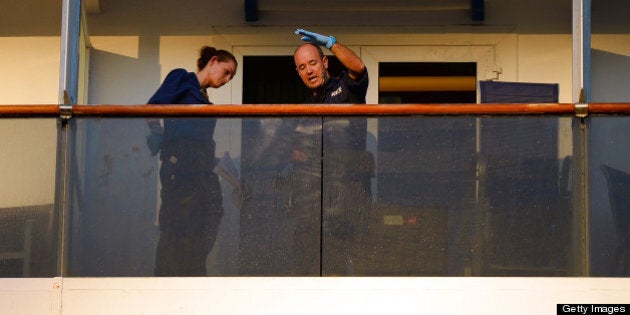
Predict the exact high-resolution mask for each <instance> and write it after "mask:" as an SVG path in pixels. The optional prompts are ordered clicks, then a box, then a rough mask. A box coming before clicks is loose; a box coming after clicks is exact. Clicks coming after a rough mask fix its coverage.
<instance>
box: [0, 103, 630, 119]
mask: <svg viewBox="0 0 630 315" xmlns="http://www.w3.org/2000/svg"><path fill="white" fill-rule="evenodd" d="M575 113H576V106H575V104H570V103H569V104H563V103H559V104H367V105H366V104H245V105H224V104H217V105H145V104H142V105H73V106H71V109H70V111H69V113H68V112H66V113H64V112H63V111H62V110H61V106H59V105H0V117H4V116H20V117H58V116H60V115H61V114H66V115H68V114H69V115H70V116H72V117H94V116H98V117H176V116H179V117H181V116H218V117H226V116H227V117H249V116H388V115H389V116H392V115H400V116H410V115H570V114H575ZM587 113H588V114H630V104H629V103H590V104H588V110H587Z"/></svg>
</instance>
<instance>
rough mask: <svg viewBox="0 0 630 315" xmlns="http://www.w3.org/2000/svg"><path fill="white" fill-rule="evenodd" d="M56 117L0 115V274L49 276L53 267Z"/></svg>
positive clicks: (55, 230)
mask: <svg viewBox="0 0 630 315" xmlns="http://www.w3.org/2000/svg"><path fill="white" fill-rule="evenodd" d="M56 137H57V127H56V120H55V119H0V147H1V148H2V150H1V151H0V174H2V177H1V178H0V191H1V193H0V195H1V196H2V197H1V198H0V277H11V278H20V277H53V276H56V275H58V271H57V269H56V267H57V251H56V248H57V242H58V237H57V226H58V225H57V223H58V221H57V217H58V216H57V215H56V212H55V206H54V199H55V197H54V196H55V162H56V160H57V159H56V153H57V147H56Z"/></svg>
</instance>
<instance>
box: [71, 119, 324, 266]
mask: <svg viewBox="0 0 630 315" xmlns="http://www.w3.org/2000/svg"><path fill="white" fill-rule="evenodd" d="M73 122H74V124H73V128H74V130H75V131H74V136H73V139H74V140H75V146H76V147H75V151H76V152H77V154H76V156H75V160H74V161H73V165H74V167H76V171H75V172H73V173H72V182H73V186H72V187H73V197H72V200H73V202H72V204H71V210H70V216H69V222H70V228H69V231H68V235H69V239H68V257H67V260H68V268H67V274H68V275H69V276H154V275H155V276H206V275H207V276H234V275H256V276H266V275H319V269H320V267H319V265H320V264H319V252H320V241H319V236H318V233H319V226H320V221H319V218H320V217H321V215H320V212H321V211H320V208H321V201H320V197H319V190H320V187H321V175H320V174H321V166H320V164H319V163H320V162H319V161H320V158H319V156H321V135H314V134H312V133H311V132H312V131H315V132H319V133H320V134H321V131H319V130H321V128H316V127H313V126H321V118H282V119H280V118H269V119H244V120H241V119H227V118H226V119H215V118H165V119H164V120H163V122H162V124H163V125H165V126H166V128H165V131H164V133H163V135H162V140H161V143H162V145H161V148H160V152H159V154H156V155H154V154H153V153H152V152H151V150H150V148H149V145H148V143H149V142H152V141H154V140H157V138H156V137H155V136H156V135H153V136H152V135H151V131H150V129H149V127H148V123H147V120H146V119H142V118H138V119H76V120H73ZM215 124H216V125H215ZM212 126H215V127H214V128H213V127H212ZM208 128H209V129H208ZM169 130H170V131H169ZM212 132H213V133H214V140H212V139H213V137H212ZM208 135H209V136H208ZM311 141H312V143H309V142H311ZM155 142H159V141H155ZM295 144H299V145H304V146H306V147H307V148H308V150H312V152H304V154H308V157H309V159H310V160H309V161H307V162H305V161H302V160H294V156H293V153H292V150H295V149H296V147H295ZM309 167H312V168H309ZM294 187H297V188H298V189H297V190H294V189H293V188H294ZM304 190H308V192H309V194H305V193H304ZM296 205H299V207H298V206H296ZM312 231H314V232H315V234H314V235H313V234H311V232H312Z"/></svg>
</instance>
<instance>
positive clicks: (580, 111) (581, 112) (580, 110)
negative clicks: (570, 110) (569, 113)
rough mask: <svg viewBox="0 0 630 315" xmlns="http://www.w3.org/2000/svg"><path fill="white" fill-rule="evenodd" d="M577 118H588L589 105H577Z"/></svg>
mask: <svg viewBox="0 0 630 315" xmlns="http://www.w3.org/2000/svg"><path fill="white" fill-rule="evenodd" d="M575 116H577V117H579V118H586V116H588V104H584V103H576V104H575Z"/></svg>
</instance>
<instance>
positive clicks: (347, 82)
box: [291, 29, 373, 275]
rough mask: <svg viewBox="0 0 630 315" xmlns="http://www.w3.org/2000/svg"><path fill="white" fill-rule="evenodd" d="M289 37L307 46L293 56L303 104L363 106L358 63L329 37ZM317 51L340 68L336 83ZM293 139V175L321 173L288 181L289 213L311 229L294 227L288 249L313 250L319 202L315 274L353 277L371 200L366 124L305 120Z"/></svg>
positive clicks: (363, 81)
mask: <svg viewBox="0 0 630 315" xmlns="http://www.w3.org/2000/svg"><path fill="white" fill-rule="evenodd" d="M295 33H296V34H299V35H302V40H303V41H305V42H308V43H306V44H304V45H302V46H300V47H298V48H297V49H296V51H295V53H294V55H293V57H294V61H295V66H296V70H297V72H298V74H299V76H300V78H301V79H302V81H303V83H304V84H305V85H306V87H307V88H308V89H309V90H310V93H309V95H308V97H307V102H308V103H319V104H342V103H348V104H365V96H366V94H367V89H368V83H369V80H368V73H367V69H366V67H365V65H364V64H363V61H362V60H361V58H359V57H358V56H357V55H356V54H355V53H354V52H353V51H352V50H350V49H349V48H347V47H345V46H343V45H342V44H340V43H339V42H337V40H336V39H335V38H334V37H333V36H323V35H320V34H317V33H313V32H309V31H305V30H301V29H299V30H297V31H296V32H295ZM319 46H325V47H326V48H327V49H329V50H330V51H331V52H332V53H333V54H334V55H335V57H337V59H338V60H339V61H340V62H341V64H342V65H343V66H344V67H345V68H346V70H345V71H343V72H342V73H341V75H340V76H339V77H337V78H333V77H330V75H329V73H328V57H326V56H325V55H324V53H323V51H322V49H321V48H320V47H319ZM322 133H323V134H322ZM295 134H296V136H295V138H294V147H293V152H292V154H291V161H292V165H293V169H294V172H295V173H296V174H300V172H302V174H313V173H316V170H318V169H321V174H322V178H321V179H320V178H319V176H312V175H307V176H302V177H301V178H310V180H302V181H300V180H294V181H293V182H294V185H293V186H294V187H293V189H294V190H295V194H294V195H295V196H296V198H294V199H293V208H294V209H295V212H297V213H298V216H301V217H302V219H303V220H302V221H303V222H307V223H309V224H308V226H310V227H311V228H310V229H309V228H301V227H300V225H298V228H297V229H296V234H295V235H294V243H295V244H296V245H297V246H313V245H314V243H316V242H313V240H312V238H313V237H314V236H313V235H318V234H319V231H313V230H312V227H313V226H315V225H314V224H312V223H313V222H317V221H318V218H314V217H313V216H316V215H317V213H314V211H311V209H313V206H312V205H313V204H315V203H316V202H317V201H319V202H321V205H322V209H321V211H322V212H323V215H322V216H321V219H322V222H321V224H322V236H321V237H322V241H321V250H322V252H321V259H322V262H321V272H322V274H324V275H349V274H353V260H355V259H356V254H357V253H356V252H357V249H358V248H359V244H360V239H359V237H358V235H359V233H361V232H362V231H363V230H364V225H363V223H364V222H365V218H366V217H367V215H368V212H369V210H370V205H371V199H372V198H371V192H370V179H371V177H372V175H373V174H372V173H373V158H372V156H371V155H370V154H369V153H368V152H366V134H367V120H366V118H355V117H352V118H350V117H325V118H324V120H323V123H322V122H321V121H316V120H313V119H305V120H303V121H302V122H301V123H299V124H298V126H297V127H296V132H295ZM322 139H323V143H322ZM320 148H321V149H320ZM320 150H321V151H320ZM320 152H321V153H320ZM318 153H319V154H318ZM314 170H315V172H314ZM298 177H300V176H298ZM318 183H321V195H320V194H319V191H320V187H317V186H316V185H317V184H318ZM311 261H312V260H311ZM314 267H315V266H311V268H308V269H310V270H312V269H313V268H314ZM317 267H319V266H317Z"/></svg>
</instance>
